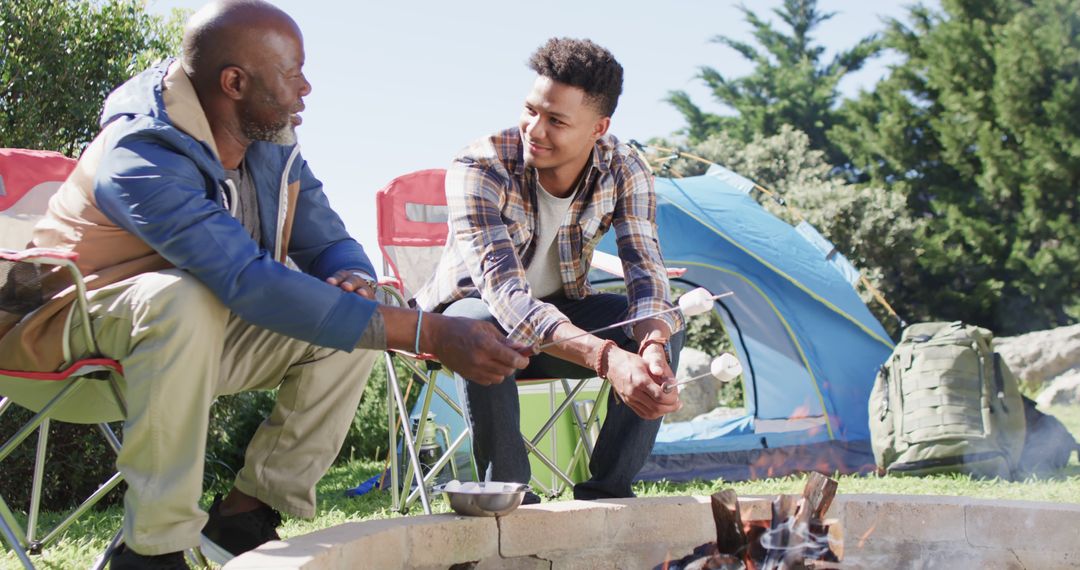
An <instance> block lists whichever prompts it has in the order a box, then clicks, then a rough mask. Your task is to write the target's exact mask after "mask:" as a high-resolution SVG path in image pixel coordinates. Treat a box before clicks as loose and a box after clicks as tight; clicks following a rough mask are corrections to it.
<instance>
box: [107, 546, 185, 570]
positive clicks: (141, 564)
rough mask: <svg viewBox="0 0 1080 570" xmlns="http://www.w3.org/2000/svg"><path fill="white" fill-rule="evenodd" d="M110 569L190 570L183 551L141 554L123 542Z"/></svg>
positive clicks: (115, 552) (111, 561)
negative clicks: (149, 554) (152, 554)
mask: <svg viewBox="0 0 1080 570" xmlns="http://www.w3.org/2000/svg"><path fill="white" fill-rule="evenodd" d="M109 569H110V570H189V569H188V565H187V562H185V561H184V553H183V552H170V553H168V554H159V555H157V556H148V555H144V554H139V553H138V552H135V551H134V550H132V549H130V548H128V547H127V546H126V545H124V544H121V545H120V546H118V547H116V550H114V551H113V555H112V560H109Z"/></svg>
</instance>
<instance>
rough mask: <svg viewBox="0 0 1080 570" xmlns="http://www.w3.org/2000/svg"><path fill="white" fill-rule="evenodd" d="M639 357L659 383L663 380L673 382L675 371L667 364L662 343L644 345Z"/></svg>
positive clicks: (662, 382) (663, 381)
mask: <svg viewBox="0 0 1080 570" xmlns="http://www.w3.org/2000/svg"><path fill="white" fill-rule="evenodd" d="M641 359H642V360H644V361H645V364H646V365H648V367H649V373H650V374H652V376H653V378H654V379H655V380H656V381H657V382H659V383H660V384H661V385H663V384H664V383H665V382H675V372H673V371H672V370H671V365H670V364H668V357H667V352H666V351H665V350H664V345H662V344H656V343H653V344H650V345H649V346H647V347H645V350H644V351H642V353H641Z"/></svg>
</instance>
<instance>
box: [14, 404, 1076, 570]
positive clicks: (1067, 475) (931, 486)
mask: <svg viewBox="0 0 1080 570" xmlns="http://www.w3.org/2000/svg"><path fill="white" fill-rule="evenodd" d="M1049 412H1050V413H1051V414H1052V415H1054V416H1056V417H1057V418H1058V419H1060V420H1061V421H1062V422H1063V423H1064V424H1065V425H1066V426H1067V427H1068V428H1069V431H1070V432H1072V434H1073V435H1074V437H1076V438H1077V439H1078V440H1080V406H1069V407H1054V408H1051V409H1050V410H1049ZM381 467H382V466H381V465H380V464H379V463H376V462H374V461H365V460H357V461H353V462H350V463H348V464H346V465H341V466H338V467H335V468H333V469H332V470H331V471H330V473H328V474H327V476H326V477H324V478H323V480H322V481H321V482H320V483H319V487H318V497H319V514H318V516H317V517H316V518H315V519H313V520H298V519H288V520H286V521H285V524H284V525H283V527H282V528H281V529H280V532H281V535H282V537H284V538H288V537H291V536H297V535H301V534H306V533H309V532H313V531H315V530H319V529H323V528H327V527H331V526H334V525H338V524H342V523H345V522H351V521H362V520H370V519H383V518H390V517H394V516H399V515H397V513H395V512H393V511H391V509H390V497H389V494H388V493H383V492H378V491H376V492H372V493H368V494H366V495H363V496H361V497H353V498H350V497H346V496H345V495H344V493H343V491H344V490H345V489H348V488H351V487H354V486H356V485H358V484H359V483H361V482H362V481H365V480H366V479H368V478H369V477H371V476H373V475H375V474H376V473H378V472H379V470H380V469H381ZM803 482H804V478H803V477H801V476H793V477H781V478H775V479H765V480H760V481H748V482H741V483H729V482H725V481H697V482H691V483H670V482H659V483H639V484H638V485H637V486H636V487H635V491H636V492H637V494H638V495H639V496H649V497H655V496H672V495H709V494H712V493H715V492H717V491H720V490H722V489H726V488H732V489H734V490H735V491H736V492H737V493H738V494H740V495H772V494H777V493H797V492H800V491H801V490H802V486H803ZM839 482H840V492H841V493H884V494H909V495H953V496H965V497H979V498H986V499H1020V500H1030V501H1048V502H1065V503H1080V463H1078V462H1077V457H1076V455H1075V454H1074V455H1073V456H1072V459H1071V460H1070V462H1069V465H1068V466H1066V467H1065V468H1064V469H1062V470H1061V471H1060V472H1058V473H1056V474H1054V476H1052V477H1046V478H1031V479H1028V480H1026V481H1017V482H1008V481H999V480H989V481H984V480H977V479H971V478H970V477H966V476H956V475H939V476H933V477H921V478H914V477H893V476H883V477H879V476H841V477H839ZM567 499H568V497H567V496H566V494H564V496H563V497H560V498H558V499H556V500H567ZM210 500H211V497H209V496H207V497H204V502H205V504H204V507H205V506H209V503H210ZM433 507H434V509H435V511H436V512H447V511H448V510H449V507H448V506H447V505H446V503H445V502H443V501H441V500H440V501H436V503H435V504H434V505H433ZM414 511H419V509H418V508H415V509H414ZM121 516H122V511H121V509H120V508H119V507H114V508H111V509H107V510H104V511H98V512H92V513H89V514H87V515H84V516H83V518H82V519H80V521H79V522H78V523H76V524H75V525H74V526H72V527H71V528H70V529H68V531H67V532H66V533H65V535H64V536H62V537H61V539H60V540H59V542H57V543H55V544H53V545H51V546H50V547H49V548H47V549H46V550H45V552H44V553H43V554H41V555H39V556H35V557H33V560H34V563H35V564H36V565H37V566H38V568H43V569H56V570H68V569H72V568H88V567H90V566H91V565H92V563H93V561H94V559H95V557H96V556H97V555H98V554H99V553H100V552H101V551H102V550H104V548H105V545H106V543H107V542H108V540H109V538H111V536H112V534H113V533H114V532H116V530H117V528H118V527H119V524H120V520H121ZM55 519H56V516H55V515H52V514H46V515H45V516H43V522H44V523H48V522H49V521H50V520H55ZM0 568H5V569H7V568H11V569H16V568H21V566H20V564H19V562H18V559H16V558H15V556H14V554H12V553H11V552H10V551H6V550H5V551H4V553H3V556H2V557H0Z"/></svg>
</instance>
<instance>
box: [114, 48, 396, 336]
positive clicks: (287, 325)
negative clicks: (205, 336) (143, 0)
mask: <svg viewBox="0 0 1080 570" xmlns="http://www.w3.org/2000/svg"><path fill="white" fill-rule="evenodd" d="M170 64H171V62H165V63H163V64H160V65H158V66H156V67H153V68H151V69H149V70H147V71H145V72H143V73H142V74H140V75H138V76H136V77H134V78H133V79H131V80H130V81H128V82H127V83H125V84H124V85H122V86H121V87H120V88H118V89H117V90H116V91H115V92H113V93H112V94H111V95H110V96H109V98H108V100H107V101H106V104H105V110H104V112H103V114H102V127H103V128H104V129H105V130H104V131H103V134H102V135H101V136H100V137H99V138H101V139H102V141H101V142H103V147H102V149H101V155H100V157H101V158H100V163H99V165H98V167H97V169H96V174H95V176H94V183H93V196H94V199H95V201H96V203H97V207H98V208H100V210H101V212H102V213H103V214H104V215H105V216H106V217H107V218H108V219H109V220H110V221H112V222H113V223H115V224H116V225H117V226H119V227H120V228H122V229H124V230H126V231H127V232H130V234H132V235H134V236H136V237H138V238H139V239H140V240H142V241H143V242H145V243H146V244H147V245H148V246H149V247H150V248H152V249H153V250H155V251H156V252H157V253H158V254H160V255H161V256H162V257H163V258H165V260H166V261H168V262H169V263H171V264H172V265H174V266H175V267H177V268H180V269H183V270H185V271H188V272H190V273H191V274H192V275H194V276H195V277H197V278H198V279H199V280H200V281H202V282H203V283H204V284H206V286H207V287H209V288H210V289H211V290H212V291H213V292H214V293H215V294H216V295H217V296H218V297H219V298H220V299H221V301H222V302H223V303H224V304H225V305H226V306H227V307H228V308H229V309H230V310H232V311H233V312H234V313H236V314H237V315H239V316H240V317H242V318H243V319H244V320H246V321H248V322H250V323H253V324H255V325H258V326H261V327H264V328H267V329H269V330H272V331H275V332H278V333H281V334H285V335H288V336H290V337H294V338H297V339H301V340H304V341H308V342H311V343H314V344H317V345H321V346H327V347H332V348H337V349H343V350H351V349H352V348H353V347H354V346H356V343H357V341H358V340H359V338H360V336H361V334H362V333H363V331H364V329H365V328H366V326H367V323H368V320H369V319H370V317H371V314H372V312H373V311H374V310H375V308H376V304H375V303H374V302H372V301H368V300H366V299H364V298H362V297H360V296H359V295H356V294H352V293H346V292H344V291H343V290H341V289H339V288H337V287H333V286H331V285H328V284H327V283H325V282H324V280H325V279H326V278H327V277H329V276H330V275H332V274H334V273H335V272H336V271H338V270H341V269H359V270H363V271H365V272H367V273H369V274H371V275H375V270H374V268H373V267H372V265H371V261H370V260H369V259H368V257H367V255H366V254H365V253H364V249H363V247H361V246H360V244H358V243H357V242H356V241H355V240H353V239H352V238H350V237H349V235H348V234H347V233H346V231H345V226H344V224H343V223H342V221H341V218H339V217H338V215H337V214H336V213H335V212H334V211H333V210H332V209H331V208H330V204H329V202H328V201H327V198H326V195H325V194H324V193H323V188H322V183H320V182H319V181H318V180H317V179H316V178H315V176H314V175H313V174H312V173H311V170H310V169H309V168H308V165H307V163H306V162H305V161H304V159H303V158H302V157H301V156H300V154H299V147H297V146H291V147H290V146H281V145H277V144H272V143H265V142H256V143H253V144H252V145H251V146H250V147H249V148H248V151H247V154H246V156H245V164H246V168H247V171H248V172H249V173H250V175H251V177H252V179H253V181H254V184H255V188H256V192H257V195H258V202H259V204H258V206H259V219H260V222H261V228H262V236H261V237H262V243H263V246H264V247H263V248H260V247H259V246H258V245H257V244H256V243H255V242H254V241H253V240H252V239H251V238H250V237H249V236H248V234H247V232H246V231H245V230H244V228H243V227H242V226H241V225H240V223H239V222H237V220H236V219H235V218H233V217H232V216H231V215H230V214H229V212H228V210H227V209H226V208H225V207H224V205H223V204H224V203H223V199H222V197H223V192H224V191H225V189H226V187H225V184H224V180H225V170H224V167H223V166H222V164H221V162H220V160H218V157H217V154H216V148H215V147H214V146H213V142H212V141H213V137H212V135H211V134H210V132H209V125H208V124H207V122H206V118H205V114H203V112H202V109H201V107H200V106H199V102H198V98H197V97H195V95H194V93H195V92H194V89H193V88H191V84H190V82H188V80H187V78H186V77H185V76H184V74H183V73H182V72H180V73H177V71H178V68H179V66H178V65H177V66H175V67H174V68H173V71H172V72H171V73H170V72H169V66H170ZM166 74H168V77H166ZM166 79H168V80H169V81H170V82H166V85H168V90H169V94H168V96H166V95H165V93H164V91H165V88H163V81H164V80H166ZM167 102H168V105H167V104H166V103H167ZM95 142H98V141H95ZM286 256H287V257H288V258H291V259H292V260H293V262H295V264H296V265H297V266H298V267H299V268H300V272H297V271H293V270H290V269H289V268H288V267H286V266H285V265H284V264H283V262H284V261H285V258H286Z"/></svg>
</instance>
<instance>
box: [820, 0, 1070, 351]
mask: <svg viewBox="0 0 1080 570" xmlns="http://www.w3.org/2000/svg"><path fill="white" fill-rule="evenodd" d="M910 22H911V23H910V24H909V25H904V24H902V23H900V22H898V21H892V22H890V24H889V30H888V32H887V34H886V38H885V39H886V42H887V44H888V46H889V47H892V48H893V49H895V50H897V51H898V52H900V53H901V54H902V55H903V57H904V58H905V61H904V62H903V63H902V64H901V65H900V66H899V67H897V68H895V70H894V71H893V73H892V74H891V75H890V76H889V77H888V78H887V79H885V80H884V81H882V82H881V83H879V84H878V85H877V87H876V88H875V90H874V91H873V92H872V93H865V94H863V95H862V96H861V97H860V98H859V99H857V100H855V101H852V102H850V103H849V104H848V105H846V106H845V109H844V113H845V115H846V120H847V124H846V125H844V124H841V125H839V126H837V127H835V128H834V129H833V130H832V131H831V132H830V133H829V135H830V137H831V138H833V140H834V141H836V142H837V144H838V145H839V146H840V147H841V148H842V149H843V151H844V153H845V154H847V155H848V156H849V157H851V160H852V163H853V164H854V165H855V166H856V167H857V168H858V169H860V171H861V173H862V175H863V176H864V177H865V178H867V179H868V180H870V181H872V182H873V183H875V184H880V185H886V186H888V187H890V188H892V189H893V190H894V191H899V192H902V193H903V195H904V196H905V197H906V199H907V202H908V205H909V206H910V207H911V209H912V210H913V211H914V212H915V213H916V214H917V215H919V216H921V217H923V218H924V219H926V220H927V222H928V223H927V225H926V230H925V232H924V234H923V236H922V240H921V242H922V250H921V251H919V255H920V257H919V266H920V272H921V273H923V274H924V278H923V279H922V282H923V283H922V291H921V292H922V294H923V295H924V297H925V298H924V301H923V302H924V303H925V305H926V307H927V310H928V312H929V313H931V314H934V315H937V316H938V317H939V318H944V319H962V320H966V321H969V322H973V323H976V324H981V325H985V326H989V327H991V328H994V329H996V330H997V331H998V332H999V333H1016V332H1023V331H1026V330H1032V329H1038V328H1045V327H1048V326H1054V325H1061V324H1067V323H1069V322H1075V321H1076V320H1077V319H1080V277H1078V276H1080V271H1078V270H1077V265H1078V264H1080V228H1078V225H1077V222H1080V196H1078V193H1080V0H1032V1H1029V2H1022V1H1019V0H943V1H942V11H941V12H935V11H931V10H929V9H926V8H924V7H916V8H913V9H912V10H911V13H910Z"/></svg>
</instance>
